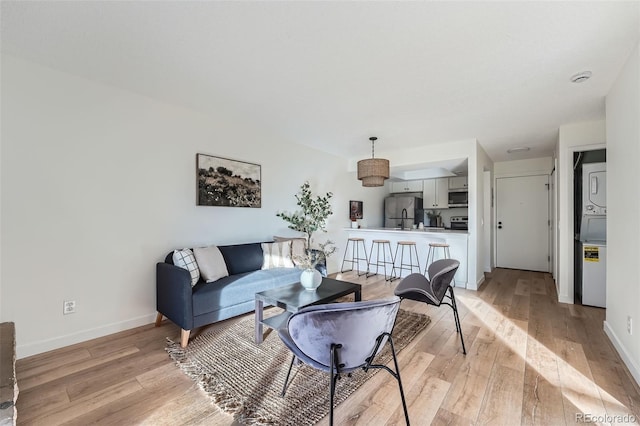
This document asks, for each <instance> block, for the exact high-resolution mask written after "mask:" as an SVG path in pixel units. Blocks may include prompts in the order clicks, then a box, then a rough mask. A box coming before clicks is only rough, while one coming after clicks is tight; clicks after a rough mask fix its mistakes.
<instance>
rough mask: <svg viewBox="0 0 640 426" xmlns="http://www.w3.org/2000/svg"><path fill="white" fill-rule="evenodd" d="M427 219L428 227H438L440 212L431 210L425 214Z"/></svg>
mask: <svg viewBox="0 0 640 426" xmlns="http://www.w3.org/2000/svg"><path fill="white" fill-rule="evenodd" d="M427 217H428V218H429V226H430V227H436V226H438V218H439V217H440V212H439V211H437V210H431V211H428V212H427Z"/></svg>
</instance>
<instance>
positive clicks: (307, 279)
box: [300, 268, 322, 291]
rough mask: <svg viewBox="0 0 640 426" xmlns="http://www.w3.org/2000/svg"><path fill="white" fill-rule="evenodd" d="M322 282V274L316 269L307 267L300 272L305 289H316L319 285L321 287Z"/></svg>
mask: <svg viewBox="0 0 640 426" xmlns="http://www.w3.org/2000/svg"><path fill="white" fill-rule="evenodd" d="M321 282H322V275H320V272H318V270H316V269H311V268H309V269H305V270H303V271H302V273H301V274H300V284H302V287H304V288H305V290H308V291H315V290H316V289H317V288H318V287H320V283H321Z"/></svg>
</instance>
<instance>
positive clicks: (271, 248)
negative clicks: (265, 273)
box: [262, 241, 294, 269]
mask: <svg viewBox="0 0 640 426" xmlns="http://www.w3.org/2000/svg"><path fill="white" fill-rule="evenodd" d="M262 253H263V255H264V260H263V262H262V269H271V268H293V267H294V265H293V260H291V242H290V241H282V242H278V243H262Z"/></svg>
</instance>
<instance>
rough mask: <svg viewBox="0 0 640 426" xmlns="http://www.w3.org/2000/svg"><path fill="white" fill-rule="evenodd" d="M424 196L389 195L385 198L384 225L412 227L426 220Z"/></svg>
mask: <svg viewBox="0 0 640 426" xmlns="http://www.w3.org/2000/svg"><path fill="white" fill-rule="evenodd" d="M423 216H424V210H423V209H422V198H418V197H387V198H385V200H384V227H385V228H400V227H402V226H403V225H404V228H411V225H414V224H416V225H417V224H418V223H419V222H422V221H423V220H424V218H423Z"/></svg>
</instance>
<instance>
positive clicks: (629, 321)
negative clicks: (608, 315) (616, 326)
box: [627, 315, 633, 334]
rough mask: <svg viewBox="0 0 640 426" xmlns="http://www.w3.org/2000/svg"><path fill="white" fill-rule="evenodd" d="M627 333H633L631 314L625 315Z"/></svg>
mask: <svg viewBox="0 0 640 426" xmlns="http://www.w3.org/2000/svg"><path fill="white" fill-rule="evenodd" d="M627 333H629V334H633V319H632V318H631V315H629V316H627Z"/></svg>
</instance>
